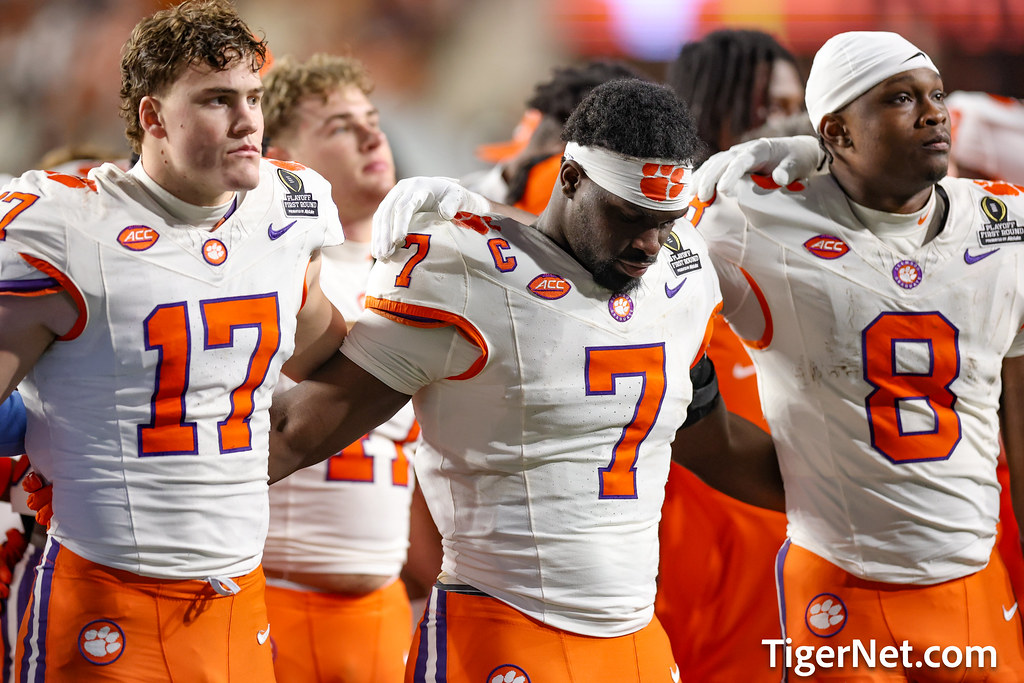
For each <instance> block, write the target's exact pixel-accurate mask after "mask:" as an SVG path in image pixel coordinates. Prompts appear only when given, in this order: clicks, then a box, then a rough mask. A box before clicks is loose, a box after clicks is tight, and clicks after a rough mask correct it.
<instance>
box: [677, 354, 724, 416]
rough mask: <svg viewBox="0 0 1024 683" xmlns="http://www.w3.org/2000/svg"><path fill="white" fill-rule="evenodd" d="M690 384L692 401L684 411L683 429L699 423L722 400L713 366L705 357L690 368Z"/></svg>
mask: <svg viewBox="0 0 1024 683" xmlns="http://www.w3.org/2000/svg"><path fill="white" fill-rule="evenodd" d="M690 382H692V383H693V399H692V400H691V401H690V407H689V408H687V409H686V422H684V423H683V427H689V426H690V425H692V424H694V423H696V422H700V420H701V419H702V418H703V417H704V416H705V415H707V414H708V413H710V412H711V411H712V410H714V408H715V406H717V405H718V402H719V401H721V400H722V394H720V393H719V392H718V377H717V375H715V364H714V363H712V362H711V359H710V358H708V357H707V355H705V356H704V357H702V358H701V359H700V360H699V361H697V364H696V365H694V366H693V367H692V368H690Z"/></svg>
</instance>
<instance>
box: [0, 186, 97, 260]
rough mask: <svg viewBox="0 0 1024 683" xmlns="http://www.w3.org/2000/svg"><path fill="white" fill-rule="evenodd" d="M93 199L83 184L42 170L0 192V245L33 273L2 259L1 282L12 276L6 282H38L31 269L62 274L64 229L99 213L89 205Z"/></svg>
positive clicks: (92, 192)
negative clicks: (73, 222)
mask: <svg viewBox="0 0 1024 683" xmlns="http://www.w3.org/2000/svg"><path fill="white" fill-rule="evenodd" d="M95 195H96V186H95V184H94V183H93V181H91V180H89V179H86V178H79V177H78V176H69V175H64V174H60V173H53V172H49V173H47V172H44V171H29V172H28V173H26V174H24V175H22V176H20V177H19V178H16V179H15V180H13V181H11V182H10V183H9V184H8V185H7V186H5V187H4V189H3V192H0V245H4V246H5V247H6V248H7V249H9V250H10V251H11V252H13V253H14V254H16V255H18V256H20V258H21V259H22V260H24V261H27V262H28V263H29V264H31V265H32V266H33V268H32V269H24V268H19V267H17V266H15V265H13V261H12V260H11V259H10V258H8V257H4V258H3V260H2V262H0V263H2V265H0V267H2V268H3V269H4V273H2V274H0V275H3V279H5V280H6V279H9V278H8V277H7V273H13V277H12V278H10V279H19V280H31V279H38V278H39V273H38V272H37V270H36V269H37V268H38V269H43V270H47V266H49V267H50V268H53V269H56V271H57V272H58V273H67V272H68V268H67V262H68V242H69V240H68V225H69V224H70V223H71V222H72V221H76V220H83V221H84V220H86V219H87V217H89V216H90V214H91V213H93V212H95V211H98V210H99V209H98V208H97V207H95V206H94V205H93V203H92V202H91V199H92V198H93V197H94V196H95ZM90 209H91V210H92V211H90ZM93 220H95V218H94V217H93ZM51 275H52V273H51Z"/></svg>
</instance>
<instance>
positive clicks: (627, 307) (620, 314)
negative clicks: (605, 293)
mask: <svg viewBox="0 0 1024 683" xmlns="http://www.w3.org/2000/svg"><path fill="white" fill-rule="evenodd" d="M608 312H609V313H611V314H612V317H613V318H615V319H616V320H618V321H619V322H620V323H624V322H626V321H627V320H629V319H630V318H632V317H633V300H632V299H630V298H629V297H628V296H626V295H625V294H616V295H615V296H613V297H612V298H611V299H609V300H608Z"/></svg>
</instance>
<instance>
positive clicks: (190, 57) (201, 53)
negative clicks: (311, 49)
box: [121, 0, 267, 153]
mask: <svg viewBox="0 0 1024 683" xmlns="http://www.w3.org/2000/svg"><path fill="white" fill-rule="evenodd" d="M266 57H267V43H266V41H265V40H260V39H259V38H257V37H256V36H255V35H254V34H253V32H252V30H251V29H250V28H249V27H248V26H246V24H245V22H244V21H242V18H241V17H239V16H238V12H237V11H236V10H235V8H234V6H232V5H231V3H230V2H227V0H186V2H182V3H181V4H179V5H176V6H174V7H171V8H168V9H165V10H161V11H159V12H156V13H155V14H152V15H151V16H149V17H146V18H145V19H143V20H142V21H140V22H139V23H138V24H136V26H135V28H134V29H133V30H132V35H131V37H130V38H128V42H126V43H125V44H124V48H123V50H122V57H121V116H122V117H123V118H124V120H125V137H127V138H128V142H129V143H130V144H131V146H132V149H133V150H134V151H135V152H136V153H139V152H141V151H142V132H143V131H142V125H141V122H140V121H139V102H141V101H142V98H143V97H146V96H147V95H154V94H157V93H160V92H161V91H163V90H164V89H165V88H166V87H168V86H169V85H170V84H171V83H173V82H174V80H175V79H176V78H178V77H179V76H180V75H181V73H182V72H183V71H184V70H185V69H186V68H188V67H189V66H190V65H192V64H207V65H209V66H210V67H212V68H214V69H217V70H223V69H226V68H228V67H230V66H231V65H232V64H234V63H235V62H237V61H239V60H248V62H249V64H250V66H251V67H252V70H253V71H254V72H256V71H259V70H260V68H262V66H263V62H264V61H265V60H266Z"/></svg>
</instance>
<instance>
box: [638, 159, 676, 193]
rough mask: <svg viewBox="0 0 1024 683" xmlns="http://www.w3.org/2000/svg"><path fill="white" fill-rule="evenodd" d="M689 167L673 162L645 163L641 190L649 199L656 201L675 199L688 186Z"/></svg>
mask: <svg viewBox="0 0 1024 683" xmlns="http://www.w3.org/2000/svg"><path fill="white" fill-rule="evenodd" d="M686 171H687V168H686V167H685V166H672V165H671V164H644V177H643V179H642V180H641V181H640V191H641V192H643V193H644V196H645V197H647V198H648V199H653V200H654V201H656V202H667V201H669V200H670V199H675V198H676V197H678V196H679V194H680V193H681V192H682V191H683V188H684V187H686V183H685V182H684V180H685V179H686Z"/></svg>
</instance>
